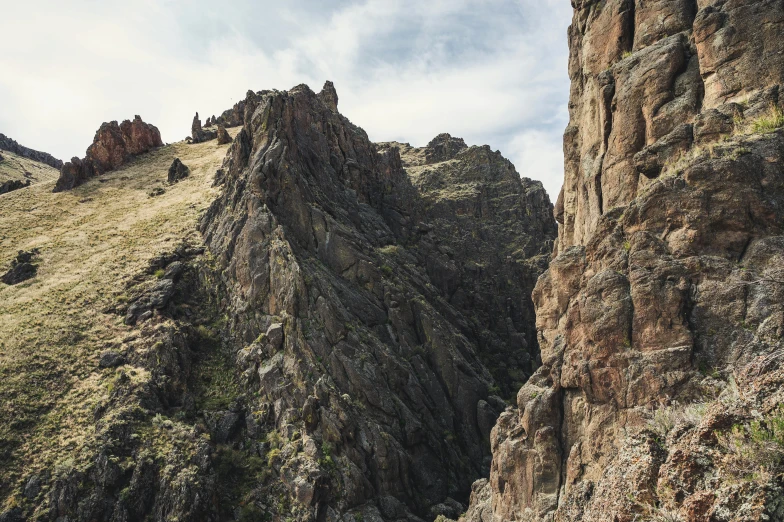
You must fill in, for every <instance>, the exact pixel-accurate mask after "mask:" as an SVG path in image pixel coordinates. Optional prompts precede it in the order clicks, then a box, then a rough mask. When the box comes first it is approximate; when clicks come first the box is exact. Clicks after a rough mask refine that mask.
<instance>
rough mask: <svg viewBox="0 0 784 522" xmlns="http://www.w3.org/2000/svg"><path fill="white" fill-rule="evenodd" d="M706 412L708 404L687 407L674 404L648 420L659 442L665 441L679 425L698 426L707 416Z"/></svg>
mask: <svg viewBox="0 0 784 522" xmlns="http://www.w3.org/2000/svg"><path fill="white" fill-rule="evenodd" d="M706 410H707V404H705V403H693V404H687V405H685V406H680V405H679V404H677V403H674V404H672V405H671V406H664V407H662V408H659V409H658V410H656V411H655V412H654V413H653V416H652V417H651V418H650V419H649V420H648V427H649V428H650V430H651V431H652V432H653V433H655V434H656V435H657V436H658V438H659V440H662V441H663V440H666V439H667V435H669V433H670V432H671V431H672V430H673V428H675V426H677V425H679V424H687V425H689V426H696V425H698V424H699V423H700V421H702V418H703V417H704V416H705V411H706Z"/></svg>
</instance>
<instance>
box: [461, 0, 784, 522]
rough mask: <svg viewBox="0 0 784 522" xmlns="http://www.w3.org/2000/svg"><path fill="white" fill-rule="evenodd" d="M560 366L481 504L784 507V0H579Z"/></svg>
mask: <svg viewBox="0 0 784 522" xmlns="http://www.w3.org/2000/svg"><path fill="white" fill-rule="evenodd" d="M572 5H573V6H574V19H573V23H572V26H571V28H570V30H569V43H570V62H569V69H570V76H571V79H572V91H571V102H570V113H571V121H570V124H569V127H568V128H567V130H566V133H565V138H564V142H565V145H564V150H565V153H566V172H565V181H564V187H563V190H562V193H561V195H560V197H559V199H558V203H557V204H556V209H555V213H556V218H557V220H558V221H559V223H560V227H559V238H558V244H557V247H556V254H557V255H556V257H555V258H554V259H553V261H552V263H551V264H550V267H549V269H548V271H547V272H546V273H545V274H544V275H543V276H542V277H541V278H540V279H539V281H538V283H537V285H536V289H535V290H534V293H533V301H534V303H535V306H536V316H537V319H536V320H537V330H538V337H539V345H540V348H541V359H542V366H541V367H540V368H539V369H538V370H537V371H536V373H535V375H534V376H533V377H532V378H531V379H530V380H529V382H528V383H527V384H526V385H525V386H523V387H522V388H521V389H520V391H519V393H518V395H517V404H516V408H510V409H508V410H507V411H506V412H505V413H503V414H502V415H501V417H500V418H499V421H498V424H497V425H496V426H495V428H494V429H493V434H492V436H491V444H492V451H493V464H492V468H491V473H490V477H489V480H482V481H478V482H477V483H475V484H474V487H473V492H472V506H471V509H470V510H469V512H468V514H467V515H466V517H467V519H468V520H480V519H481V520H483V521H485V522H487V521H489V520H498V521H500V520H542V521H545V520H546V521H553V520H557V521H583V520H584V521H589V520H591V521H599V520H602V521H604V520H614V521H632V520H640V519H650V520H689V521H703V520H704V521H708V520H728V521H729V520H733V521H741V520H743V521H752V520H784V508H783V507H782V506H783V505H784V496H783V495H784V489H783V487H782V482H781V479H780V477H781V476H782V475H781V474H782V471H784V470H783V469H782V462H784V458H783V457H784V439H783V438H781V434H782V432H784V430H782V428H781V426H782V422H784V410H782V408H781V404H782V401H784V391H783V389H782V387H781V384H782V382H784V369H783V368H782V360H784V356H782V354H783V353H784V351H782V350H783V349H784V341H783V340H782V338H783V334H784V287H783V286H782V285H783V284H784V274H783V273H782V266H784V265H782V260H784V164H782V160H784V157H782V156H783V155H784V130H782V126H784V116H782V109H784V98H782V97H781V96H780V89H781V86H782V85H784V54H783V53H782V51H783V50H784V37H782V28H783V27H784V4H782V2H780V1H766V0H761V1H760V0H754V1H752V0H717V1H709V0H698V1H691V0H677V1H670V0H667V1H641V0H635V1H632V0H603V1H573V2H572Z"/></svg>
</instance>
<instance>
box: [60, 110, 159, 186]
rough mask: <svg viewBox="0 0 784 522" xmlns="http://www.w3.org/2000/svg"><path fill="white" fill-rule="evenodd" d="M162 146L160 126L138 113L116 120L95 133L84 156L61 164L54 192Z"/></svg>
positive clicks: (113, 168) (76, 184)
mask: <svg viewBox="0 0 784 522" xmlns="http://www.w3.org/2000/svg"><path fill="white" fill-rule="evenodd" d="M162 145H163V142H162V141H161V133H160V132H159V131H158V128H157V127H155V126H154V125H150V124H148V123H144V122H143V121H142V119H141V117H140V116H138V115H137V116H135V117H134V119H133V121H130V120H125V121H123V122H122V123H121V124H118V123H117V122H116V121H112V122H109V123H104V124H102V125H101V127H100V128H99V129H98V131H97V132H96V133H95V138H94V139H93V144H92V145H90V147H88V149H87V154H86V156H85V157H84V158H83V159H79V158H72V159H71V161H70V162H68V163H66V164H64V165H63V166H62V169H61V171H60V178H59V179H58V180H57V184H56V185H55V187H54V191H55V192H61V191H63V190H70V189H72V188H74V187H77V186H79V185H81V184H82V183H84V182H85V181H87V180H88V179H90V178H92V177H94V176H100V175H101V174H104V173H105V172H109V171H112V170H115V169H117V168H118V167H120V166H121V165H123V164H124V163H126V162H127V161H128V160H129V159H131V158H132V157H134V156H137V155H139V154H143V153H145V152H149V151H150V150H153V149H155V148H157V147H161V146H162Z"/></svg>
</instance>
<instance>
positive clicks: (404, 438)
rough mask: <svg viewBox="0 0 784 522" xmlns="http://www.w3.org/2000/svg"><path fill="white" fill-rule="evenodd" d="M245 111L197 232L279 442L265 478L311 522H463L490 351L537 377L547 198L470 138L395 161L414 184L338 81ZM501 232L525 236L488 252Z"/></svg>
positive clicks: (482, 461) (246, 376)
mask: <svg viewBox="0 0 784 522" xmlns="http://www.w3.org/2000/svg"><path fill="white" fill-rule="evenodd" d="M244 118H245V120H244V121H245V124H244V127H243V130H242V131H241V132H240V133H239V135H238V136H237V137H236V139H235V141H234V143H233V145H232V147H231V152H230V154H229V156H228V157H227V160H226V162H225V163H224V169H223V170H224V172H223V173H222V174H221V178H220V179H221V180H222V183H223V185H224V187H225V188H224V193H223V195H222V196H221V197H220V198H219V199H218V200H217V201H216V202H215V203H214V204H213V206H212V209H211V211H210V212H209V213H208V215H207V216H206V217H205V219H204V221H203V225H202V226H203V231H204V234H205V237H206V240H207V244H208V246H209V248H210V250H211V251H212V252H213V253H214V254H215V255H216V256H217V263H218V266H220V267H222V268H221V269H222V273H223V276H222V280H223V283H224V285H225V292H226V296H225V301H226V304H227V307H228V316H229V328H228V330H229V331H230V332H232V335H233V338H234V341H233V342H234V343H235V346H236V348H237V350H238V351H237V363H238V364H239V365H240V367H241V369H242V370H243V383H244V386H246V387H247V389H248V390H251V391H252V392H253V393H254V394H255V398H254V399H252V401H251V404H249V405H248V408H250V409H252V410H255V411H257V412H259V414H258V416H257V417H256V419H255V422H257V423H258V426H259V428H258V430H260V431H261V432H266V434H267V435H266V437H267V438H268V439H269V438H270V437H272V438H274V439H275V440H280V441H282V442H281V443H280V446H279V450H278V451H279V453H273V455H274V457H271V462H272V463H273V465H274V469H275V472H276V474H277V473H280V476H281V480H282V483H280V482H276V481H274V480H273V481H272V482H270V483H269V484H268V485H267V486H266V487H271V488H277V490H280V491H282V494H284V495H286V496H287V497H288V498H291V499H292V506H293V509H294V511H295V513H297V516H298V517H300V518H305V519H309V518H321V517H326V519H327V520H335V519H337V518H339V517H341V516H342V514H343V513H346V512H349V511H350V512H353V513H355V514H356V515H357V516H360V517H370V518H377V517H379V516H381V517H383V518H401V517H405V516H413V515H420V516H425V517H427V516H435V515H437V514H439V513H446V514H449V515H452V516H455V515H456V514H458V513H459V510H460V507H459V504H458V503H457V502H456V500H455V499H460V500H465V499H466V498H467V494H468V491H469V488H470V482H471V478H472V477H477V476H480V475H481V474H482V473H484V472H486V471H487V470H488V467H487V466H488V465H489V452H488V449H489V448H488V447H487V443H486V442H485V441H486V440H487V439H486V437H487V436H489V429H490V427H491V426H492V425H493V423H494V422H495V418H496V416H497V414H498V413H499V412H500V410H501V409H503V406H504V402H503V400H502V399H501V398H499V397H498V396H497V393H498V392H499V391H500V388H499V386H498V384H496V381H495V380H494V378H493V374H492V373H491V372H488V369H487V367H486V366H485V365H484V364H482V362H483V358H484V356H485V355H487V356H488V358H492V357H496V358H500V357H501V354H505V355H506V357H507V358H510V359H508V360H511V361H516V362H519V364H515V363H512V364H509V363H507V368H506V370H509V371H512V372H513V371H515V370H519V371H520V372H521V373H520V374H519V378H522V376H523V375H524V372H526V371H530V370H531V368H532V364H531V360H530V358H525V357H524V356H523V355H521V354H519V353H518V352H519V351H520V349H521V348H522V349H524V348H525V346H526V343H527V341H526V333H529V332H530V331H531V328H530V326H529V325H530V324H531V320H532V314H531V309H530V306H529V305H528V303H527V302H526V301H527V300H526V299H525V298H524V297H522V296H524V295H526V292H525V288H526V285H528V288H530V287H531V286H532V284H533V280H534V278H535V277H536V276H537V274H538V273H540V272H541V270H542V262H541V254H542V253H543V251H544V250H546V249H547V248H548V241H549V238H550V237H552V236H553V233H554V229H553V226H552V224H550V223H551V222H550V219H549V218H548V217H547V212H548V211H549V209H550V205H549V202H548V201H547V197H546V194H544V191H543V189H542V187H541V185H540V184H538V183H534V182H531V181H528V180H526V181H525V182H522V181H521V180H520V177H519V176H518V175H517V173H516V172H515V171H514V168H513V167H512V166H511V164H509V163H508V162H507V161H506V160H504V159H503V158H501V157H500V155H498V154H497V153H492V152H490V151H489V149H486V148H479V147H473V148H470V149H469V148H467V147H465V145H464V144H463V146H462V149H465V150H462V151H461V150H459V149H458V150H454V151H452V152H451V153H448V154H444V155H442V157H439V158H437V159H434V160H433V161H431V162H428V165H429V167H431V171H428V172H420V171H417V172H413V170H415V168H414V167H416V168H418V167H420V165H415V164H414V163H412V162H408V163H406V164H405V165H407V166H408V167H409V168H411V169H412V170H411V171H409V174H411V179H410V178H409V176H408V175H407V173H406V170H405V169H404V163H403V162H402V161H401V156H400V148H399V147H398V146H393V145H391V144H383V145H381V146H376V145H373V144H372V143H371V142H370V141H369V140H368V138H367V135H366V134H365V133H364V131H362V130H361V129H360V128H358V127H355V126H354V125H352V124H351V123H350V122H349V121H348V120H347V119H345V118H344V117H343V116H341V115H340V114H339V113H338V111H337V95H336V93H335V92H334V88H333V87H332V86H331V84H329V83H328V84H327V85H326V86H325V89H324V90H323V91H322V92H321V93H320V94H316V93H314V92H312V91H311V90H310V89H309V88H307V87H306V86H299V87H296V88H295V89H293V90H291V91H289V92H277V91H271V92H265V91H262V92H260V93H249V95H248V97H247V98H246V100H245V117H244ZM436 145H437V143H435V144H431V146H429V147H427V148H426V149H425V150H424V151H420V153H422V152H424V153H425V154H430V153H431V152H433V151H432V149H433V148H435V147H436ZM459 175H462V178H463V179H460V176H459ZM424 178H428V179H429V181H425V180H424ZM439 178H440V179H439ZM412 179H414V180H417V179H420V180H422V185H421V187H420V186H419V185H418V184H417V183H416V181H415V182H414V183H412ZM461 183H463V184H464V185H465V186H463V187H462V188H461ZM422 187H428V188H427V189H425V188H422ZM447 187H451V188H452V189H455V191H454V192H449V191H448V190H447V191H445V193H444V194H442V195H439V194H438V190H439V189H445V188H447ZM418 189H419V190H418ZM453 210H458V212H459V214H460V215H453V213H452V211H453ZM461 221H462V222H463V223H464V224H466V225H469V226H467V227H466V228H465V230H463V231H461V233H460V234H454V236H452V233H453V232H455V229H456V228H457V226H458V225H459V224H460V222H461ZM529 224H531V225H534V226H531V229H530V230H528V229H527V228H526V227H527V225H529ZM509 230H513V231H514V232H517V233H521V232H525V233H526V235H524V236H523V237H516V238H514V240H513V242H512V244H510V245H509V246H510V247H512V246H514V247H515V250H514V251H511V250H510V252H508V256H506V257H502V258H500V259H499V260H497V261H493V262H490V261H488V259H489V258H490V257H491V253H490V251H492V250H498V247H499V246H500V245H498V244H496V243H494V241H495V240H498V239H499V238H502V237H503V234H504V233H509ZM483 231H488V234H487V235H486V236H485V237H484V238H483V239H479V238H478V237H477V238H476V241H477V245H476V248H475V249H474V250H467V251H465V252H461V251H459V250H460V249H461V248H462V247H463V246H464V243H465V242H466V241H467V239H466V238H471V237H472V236H473V235H476V236H479V235H480V234H481V233H482V232H483ZM493 234H495V235H493ZM482 241H484V242H485V244H484V246H485V247H486V248H484V249H483V248H482V246H483V245H482ZM536 256H539V259H540V261H536V260H535V259H532V258H535V257H536ZM483 262H484V263H485V264H486V266H482V263H483ZM501 266H503V270H499V271H498V272H495V273H493V272H490V271H489V270H488V272H487V273H485V274H484V275H482V271H483V270H484V269H492V268H497V267H501ZM473 276H476V277H473ZM504 276H508V277H517V278H518V279H517V280H515V281H514V282H513V283H512V286H513V287H518V288H519V289H520V290H521V291H520V292H519V293H517V294H516V295H515V296H514V297H511V296H510V297H509V298H508V299H507V297H506V296H505V295H504V294H501V295H494V294H493V292H494V289H495V288H498V287H501V286H503V285H504V284H506V281H505V280H504V279H503V277H504ZM469 280H470V282H468V281H469ZM478 310H481V312H479V311H478ZM483 314H484V315H483ZM490 316H493V318H492V320H490V321H487V322H485V321H483V319H485V318H487V317H490ZM515 321H516V324H515ZM531 343H532V344H535V340H534V339H532V340H531ZM493 350H494V351H495V352H493ZM531 351H533V349H531ZM515 357H516V359H515ZM499 366H500V364H499ZM501 373H502V372H500V370H499V374H501ZM502 379H506V380H508V379H509V377H508V372H507V373H504V374H503V377H502ZM246 436H248V435H246ZM268 455H269V454H268ZM261 491H265V490H264V488H261V489H260V492H261ZM260 494H261V493H260ZM262 499H263V495H261V496H260V497H259V502H263V500H262Z"/></svg>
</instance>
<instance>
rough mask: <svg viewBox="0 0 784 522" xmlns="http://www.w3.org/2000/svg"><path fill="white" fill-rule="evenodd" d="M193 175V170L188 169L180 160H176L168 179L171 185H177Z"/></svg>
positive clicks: (170, 169) (170, 168)
mask: <svg viewBox="0 0 784 522" xmlns="http://www.w3.org/2000/svg"><path fill="white" fill-rule="evenodd" d="M190 174H191V169H189V168H188V166H187V165H185V164H184V163H183V162H182V161H180V158H175V159H174V161H173V162H172V164H171V167H169V173H168V175H167V179H168V181H169V183H177V182H178V181H180V180H182V179H185V178H187V177H188V176H190Z"/></svg>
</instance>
